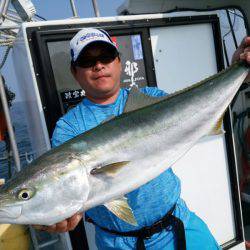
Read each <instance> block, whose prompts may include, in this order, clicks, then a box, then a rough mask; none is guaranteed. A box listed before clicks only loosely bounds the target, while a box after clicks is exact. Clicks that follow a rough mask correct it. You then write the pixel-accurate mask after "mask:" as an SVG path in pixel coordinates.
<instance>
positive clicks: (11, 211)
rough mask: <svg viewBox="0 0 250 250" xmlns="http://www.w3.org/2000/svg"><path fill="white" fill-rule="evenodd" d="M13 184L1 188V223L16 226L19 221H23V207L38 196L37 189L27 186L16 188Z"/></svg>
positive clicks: (9, 183) (8, 183) (11, 182)
mask: <svg viewBox="0 0 250 250" xmlns="http://www.w3.org/2000/svg"><path fill="white" fill-rule="evenodd" d="M13 184H14V182H13V181H10V182H7V183H6V185H4V186H3V187H1V188H0V218H1V219H0V221H1V223H10V224H16V222H17V223H18V220H20V219H21V220H22V211H23V207H24V206H26V205H25V204H27V203H30V202H31V201H32V200H33V199H34V197H35V196H36V187H34V186H30V185H25V184H23V185H18V186H15V185H13ZM32 202H33V201H32Z"/></svg>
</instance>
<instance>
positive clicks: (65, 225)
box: [33, 213, 83, 233]
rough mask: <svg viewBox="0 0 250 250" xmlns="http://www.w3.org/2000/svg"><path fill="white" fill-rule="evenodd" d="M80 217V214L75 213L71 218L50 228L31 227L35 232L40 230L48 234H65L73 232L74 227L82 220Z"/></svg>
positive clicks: (81, 215)
mask: <svg viewBox="0 0 250 250" xmlns="http://www.w3.org/2000/svg"><path fill="white" fill-rule="evenodd" d="M82 217H83V214H82V213H77V214H74V215H73V216H71V217H70V218H68V219H66V220H63V221H61V222H58V223H56V224H54V225H51V226H41V225H33V227H34V228H35V229H37V230H42V231H46V232H49V233H65V232H68V231H71V230H74V229H75V227H76V226H77V225H78V223H79V222H80V220H81V219H82Z"/></svg>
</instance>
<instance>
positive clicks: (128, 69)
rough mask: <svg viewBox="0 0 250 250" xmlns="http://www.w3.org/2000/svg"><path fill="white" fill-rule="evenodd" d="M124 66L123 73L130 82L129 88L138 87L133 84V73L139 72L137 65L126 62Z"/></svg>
mask: <svg viewBox="0 0 250 250" xmlns="http://www.w3.org/2000/svg"><path fill="white" fill-rule="evenodd" d="M125 65H126V66H125V70H124V72H125V73H126V75H128V76H130V80H131V84H130V87H133V86H137V87H138V85H137V84H136V83H135V73H137V72H138V70H139V68H138V63H137V62H130V61H129V60H128V61H126V63H125Z"/></svg>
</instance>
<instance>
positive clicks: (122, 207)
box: [104, 197, 138, 226]
mask: <svg viewBox="0 0 250 250" xmlns="http://www.w3.org/2000/svg"><path fill="white" fill-rule="evenodd" d="M104 206H105V207H106V208H107V209H108V210H109V211H111V212H112V213H113V214H115V215H116V216H117V217H118V218H120V219H121V220H123V221H125V222H127V223H128V224H131V225H133V226H137V225H138V224H137V222H136V219H135V216H134V214H133V211H132V209H131V207H130V206H129V204H128V201H127V198H126V197H122V198H120V199H116V200H113V201H110V202H107V203H105V204H104Z"/></svg>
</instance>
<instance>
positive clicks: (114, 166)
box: [90, 161, 130, 176]
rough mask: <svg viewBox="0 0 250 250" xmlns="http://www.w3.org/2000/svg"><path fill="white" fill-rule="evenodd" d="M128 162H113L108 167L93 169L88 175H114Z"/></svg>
mask: <svg viewBox="0 0 250 250" xmlns="http://www.w3.org/2000/svg"><path fill="white" fill-rule="evenodd" d="M129 163H130V161H120V162H114V163H111V164H108V165H104V166H100V167H96V168H93V169H92V170H91V171H90V173H91V174H93V175H96V174H107V175H111V176H112V175H114V174H116V173H117V172H118V171H119V170H120V169H121V168H122V167H124V166H126V165H127V164H129Z"/></svg>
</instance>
